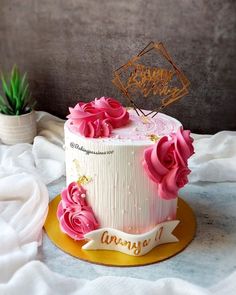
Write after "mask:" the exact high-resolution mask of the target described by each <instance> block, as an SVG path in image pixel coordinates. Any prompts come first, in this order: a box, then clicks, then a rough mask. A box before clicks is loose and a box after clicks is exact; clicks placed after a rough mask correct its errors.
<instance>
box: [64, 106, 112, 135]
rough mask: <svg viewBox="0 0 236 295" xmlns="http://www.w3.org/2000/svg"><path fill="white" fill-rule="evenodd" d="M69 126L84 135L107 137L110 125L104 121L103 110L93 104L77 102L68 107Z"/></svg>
mask: <svg viewBox="0 0 236 295" xmlns="http://www.w3.org/2000/svg"><path fill="white" fill-rule="evenodd" d="M69 111H70V114H69V115H68V116H67V118H69V128H70V129H71V130H72V131H74V132H76V133H80V134H81V135H83V136H85V137H93V138H97V137H109V135H110V133H111V131H112V126H111V124H110V123H109V122H106V118H105V116H104V112H103V111H102V110H100V109H98V108H95V107H94V104H93V103H91V102H89V103H84V102H79V103H78V104H77V105H76V106H75V107H74V108H69Z"/></svg>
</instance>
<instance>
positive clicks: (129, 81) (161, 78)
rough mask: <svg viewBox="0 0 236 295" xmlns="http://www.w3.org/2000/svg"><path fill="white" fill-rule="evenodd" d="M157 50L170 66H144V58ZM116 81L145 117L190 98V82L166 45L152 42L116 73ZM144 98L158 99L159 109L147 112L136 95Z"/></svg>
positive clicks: (138, 112) (134, 106) (117, 85)
mask: <svg viewBox="0 0 236 295" xmlns="http://www.w3.org/2000/svg"><path fill="white" fill-rule="evenodd" d="M153 51H155V52H156V53H158V55H159V56H160V57H161V61H162V62H165V63H166V66H161V65H158V66H156V67H153V66H151V67H150V66H147V65H145V64H142V63H141V58H142V57H143V56H144V55H147V54H150V53H151V52H153ZM112 82H113V83H114V84H115V85H116V87H117V88H118V89H119V90H120V91H121V93H122V94H123V95H124V96H125V97H126V98H127V99H128V101H129V103H130V104H131V105H132V106H133V108H134V109H135V111H136V113H137V114H138V115H142V116H149V115H152V117H154V116H155V115H156V114H157V113H158V112H159V111H160V110H161V109H163V108H165V107H167V106H169V105H170V104H172V103H174V102H177V101H178V100H179V99H181V98H182V97H183V96H184V95H186V94H187V93H188V92H189V91H188V87H189V84H190V83H189V80H188V79H187V78H186V76H185V75H184V74H183V73H182V72H181V71H180V69H179V68H178V67H177V66H176V64H175V63H174V61H173V59H172V57H171V56H170V55H169V53H168V52H167V50H166V48H165V47H164V45H163V44H162V43H161V42H159V43H155V42H153V41H151V42H150V43H148V44H147V45H146V46H145V47H144V49H143V50H141V51H140V52H139V53H138V55H136V56H134V57H132V58H131V59H130V60H129V61H128V62H127V63H126V64H124V65H122V66H121V67H119V68H118V69H117V70H115V71H114V78H113V80H112ZM138 94H139V95H140V94H141V95H142V97H144V98H149V97H158V98H159V100H160V103H159V106H157V107H155V108H154V109H153V110H152V111H150V112H148V113H146V114H145V113H144V111H143V110H142V108H141V107H139V102H137V101H135V96H137V95H138Z"/></svg>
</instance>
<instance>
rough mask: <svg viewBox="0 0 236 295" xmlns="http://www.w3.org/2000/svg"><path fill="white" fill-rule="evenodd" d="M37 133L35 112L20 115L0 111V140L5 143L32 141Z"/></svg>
mask: <svg viewBox="0 0 236 295" xmlns="http://www.w3.org/2000/svg"><path fill="white" fill-rule="evenodd" d="M36 134H37V127H36V117H35V112H34V111H31V112H30V113H28V114H24V115H20V116H9V115H4V114H1V113H0V140H1V142H2V143H5V144H16V143H23V142H26V143H32V142H33V140H34V137H35V136H36Z"/></svg>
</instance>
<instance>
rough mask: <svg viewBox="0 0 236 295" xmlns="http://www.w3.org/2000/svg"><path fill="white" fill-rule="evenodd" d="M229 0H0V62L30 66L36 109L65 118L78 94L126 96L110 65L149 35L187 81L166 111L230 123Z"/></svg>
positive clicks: (234, 24) (197, 127)
mask: <svg viewBox="0 0 236 295" xmlns="http://www.w3.org/2000/svg"><path fill="white" fill-rule="evenodd" d="M235 3H236V1H234V0H232V1H230V0H225V1H222V0H215V1H209V0H175V1H174V0H173V1H171V0H157V1H155V0H151V1H148V0H146V1H145V0H136V1H135V0H129V1H128V0H110V1H109V0H102V1H99V0H92V1H85V0H84V1H81V0H61V1H59V0H54V1H53V0H51V1H50V0H40V1H39V0H18V1H17V0H0V68H1V69H3V70H6V69H9V68H10V67H11V66H12V65H13V64H14V63H17V64H18V65H19V66H20V67H21V68H22V69H23V70H25V71H28V72H29V76H30V80H31V86H32V92H33V95H34V96H35V98H36V99H37V100H38V107H37V108H38V109H40V110H46V111H49V112H51V113H53V114H55V115H59V116H61V117H64V116H65V115H66V114H67V107H68V106H69V105H73V104H75V103H76V101H77V100H78V99H80V100H81V99H82V100H90V99H93V98H94V97H96V96H97V97H99V96H102V95H106V96H114V97H117V98H119V99H121V100H122V102H125V99H123V98H121V95H119V93H118V91H117V90H116V88H115V87H114V86H113V84H112V83H111V76H112V71H113V70H114V69H115V68H116V67H117V66H120V65H121V64H123V63H124V62H126V61H127V60H128V59H129V58H130V57H131V56H133V55H135V54H136V53H137V52H138V51H139V50H140V49H142V48H143V47H144V46H145V45H146V44H147V43H148V42H149V41H151V40H154V41H163V42H164V43H165V45H166V47H167V48H168V50H169V52H170V53H171V55H172V56H173V58H174V60H175V61H176V63H177V64H178V65H179V66H180V68H181V69H182V70H183V71H184V72H185V74H186V75H187V77H188V78H189V79H190V81H191V92H190V94H189V95H188V96H187V97H185V98H183V99H182V100H181V101H180V102H179V103H177V104H174V105H172V106H170V107H169V108H168V109H166V110H165V111H164V112H165V113H167V114H170V115H172V116H174V117H176V118H178V119H179V120H180V121H182V122H183V124H184V126H185V127H186V128H191V129H192V130H193V131H195V132H204V133H207V132H216V131H218V130H222V129H231V130H233V129H236V104H235V97H236V95H235V94H236V84H235V73H236V67H235V64H236V58H235V57H236V54H235V45H236V35H235V29H236V21H235ZM148 108H152V105H151V101H150V105H148Z"/></svg>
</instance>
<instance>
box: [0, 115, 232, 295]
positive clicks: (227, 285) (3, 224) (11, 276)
mask: <svg viewBox="0 0 236 295" xmlns="http://www.w3.org/2000/svg"><path fill="white" fill-rule="evenodd" d="M37 120H38V136H37V137H36V138H35V140H34V144H33V145H30V144H18V145H14V146H5V145H1V144H0V233H1V241H0V294H36V295H37V294H69V295H70V294H86V295H88V294H119V295H120V294H122V293H125V294H146V295H148V294H160V295H161V294H170V295H171V294H181V295H184V294H186V295H187V294H188V295H191V294H194V295H195V294H196V295H201V294H226V295H227V294H228V295H231V294H236V286H235V285H236V284H235V282H236V273H233V274H232V275H231V276H230V277H228V278H227V279H226V280H225V281H222V282H220V283H219V284H218V285H216V286H213V287H211V288H210V289H205V288H201V287H198V286H195V285H193V284H191V283H189V282H186V281H183V280H180V279H176V278H166V279H160V280H158V281H154V282H153V281H152V282H150V281H145V280H139V279H134V278H127V277H99V278H97V279H95V280H93V281H88V280H84V279H75V278H67V277H64V276H61V275H58V274H56V273H54V272H52V271H50V270H49V269H48V268H47V266H46V265H44V264H43V263H41V262H39V261H35V260H34V259H35V257H36V254H37V248H38V246H39V245H40V243H41V233H42V226H43V223H44V220H45V218H46V215H47V206H48V191H47V187H46V184H49V183H51V182H53V181H54V180H56V179H59V178H60V177H61V176H63V175H65V167H64V150H63V124H64V121H63V120H61V119H58V118H56V117H54V116H52V115H50V114H48V113H45V112H38V113H37ZM192 136H193V137H194V139H195V143H194V145H195V151H196V153H195V155H194V156H193V157H192V159H191V161H190V168H191V170H192V175H191V179H190V180H191V181H192V182H195V181H213V182H214V181H215V182H220V181H236V132H228V131H223V132H219V133H217V134H216V135H194V134H193V135H192ZM222 290H223V291H222Z"/></svg>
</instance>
